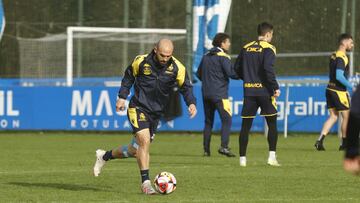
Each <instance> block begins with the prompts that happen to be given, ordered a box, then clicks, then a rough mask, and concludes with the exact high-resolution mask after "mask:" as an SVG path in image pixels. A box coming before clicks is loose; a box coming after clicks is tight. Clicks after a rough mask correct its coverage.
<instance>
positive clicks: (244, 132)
mask: <svg viewBox="0 0 360 203" xmlns="http://www.w3.org/2000/svg"><path fill="white" fill-rule="evenodd" d="M253 120H254V118H243V119H242V124H241V131H240V136H239V146H240V149H239V154H240V157H245V156H246V150H247V145H248V142H249V133H250V129H251V126H252V122H253Z"/></svg>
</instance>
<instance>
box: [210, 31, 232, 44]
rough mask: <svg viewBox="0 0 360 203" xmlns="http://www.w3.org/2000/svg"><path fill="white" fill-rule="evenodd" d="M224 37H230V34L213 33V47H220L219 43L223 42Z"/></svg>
mask: <svg viewBox="0 0 360 203" xmlns="http://www.w3.org/2000/svg"><path fill="white" fill-rule="evenodd" d="M226 39H230V36H229V35H228V34H226V33H223V32H219V33H217V34H216V35H215V37H214V39H213V41H212V45H213V46H214V47H221V43H223V42H225V40H226Z"/></svg>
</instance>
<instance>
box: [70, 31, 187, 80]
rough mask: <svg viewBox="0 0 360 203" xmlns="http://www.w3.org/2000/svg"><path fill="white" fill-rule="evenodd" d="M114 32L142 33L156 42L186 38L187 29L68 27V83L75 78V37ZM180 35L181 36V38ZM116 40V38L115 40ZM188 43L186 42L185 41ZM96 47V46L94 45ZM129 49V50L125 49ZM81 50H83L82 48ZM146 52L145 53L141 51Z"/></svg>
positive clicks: (95, 35) (151, 41)
mask: <svg viewBox="0 0 360 203" xmlns="http://www.w3.org/2000/svg"><path fill="white" fill-rule="evenodd" d="M114 34H115V35H116V34H126V35H129V34H131V35H136V34H142V35H145V37H142V40H144V38H145V40H147V43H151V46H153V44H154V42H156V41H157V40H159V39H160V38H162V37H169V38H170V39H174V40H179V39H185V38H186V29H159V28H111V27H67V41H66V85H67V86H72V85H73V78H74V54H75V53H74V49H75V46H74V39H76V38H83V39H86V38H87V39H89V38H92V37H94V38H96V37H103V36H110V37H112V38H116V37H114ZM147 35H149V36H150V35H154V36H152V37H146V36H147ZM179 36H180V38H179ZM117 40H119V41H120V40H123V41H124V40H126V39H125V38H124V37H123V36H122V37H121V38H120V37H118V39H117ZM115 41H116V40H115ZM185 45H186V43H185ZM94 48H96V47H94ZM125 51H127V50H125ZM80 52H81V50H80ZM141 54H144V53H141Z"/></svg>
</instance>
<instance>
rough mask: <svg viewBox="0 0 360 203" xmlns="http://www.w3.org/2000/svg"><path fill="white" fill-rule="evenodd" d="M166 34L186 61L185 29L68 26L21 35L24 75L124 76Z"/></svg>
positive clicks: (69, 78)
mask: <svg viewBox="0 0 360 203" xmlns="http://www.w3.org/2000/svg"><path fill="white" fill-rule="evenodd" d="M165 37H166V38H169V39H171V40H173V42H174V45H175V50H174V56H176V57H177V58H178V59H179V60H181V61H182V62H184V63H185V60H186V52H187V46H186V30H185V29H148V28H144V29H143V28H104V27H68V28H67V33H66V34H65V33H63V34H55V35H47V36H46V37H43V38H40V39H18V41H19V45H20V46H19V47H20V54H19V55H20V56H19V58H20V60H19V61H20V67H21V70H20V77H21V78H37V79H39V78H43V79H50V81H51V80H57V81H62V82H61V85H67V86H72V85H73V82H74V81H77V79H81V81H86V78H111V77H113V78H114V77H121V76H122V75H123V73H124V70H125V69H126V67H127V66H128V65H129V64H130V63H131V62H132V60H133V59H134V58H135V56H137V55H139V54H146V53H149V52H150V51H151V50H152V49H153V47H154V45H155V43H156V42H157V41H158V40H159V39H161V38H165ZM88 81H89V82H86V83H87V84H86V85H91V81H92V79H90V80H88Z"/></svg>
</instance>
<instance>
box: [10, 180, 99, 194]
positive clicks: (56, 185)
mask: <svg viewBox="0 0 360 203" xmlns="http://www.w3.org/2000/svg"><path fill="white" fill-rule="evenodd" d="M7 184H9V185H16V186H22V187H40V188H54V189H61V190H70V191H94V192H98V191H106V190H102V189H99V188H95V187H89V186H83V185H74V184H64V183H25V182H9V183H7Z"/></svg>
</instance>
